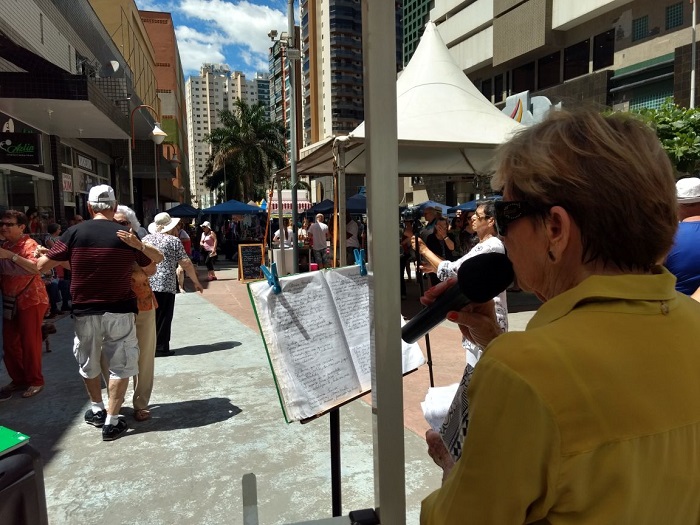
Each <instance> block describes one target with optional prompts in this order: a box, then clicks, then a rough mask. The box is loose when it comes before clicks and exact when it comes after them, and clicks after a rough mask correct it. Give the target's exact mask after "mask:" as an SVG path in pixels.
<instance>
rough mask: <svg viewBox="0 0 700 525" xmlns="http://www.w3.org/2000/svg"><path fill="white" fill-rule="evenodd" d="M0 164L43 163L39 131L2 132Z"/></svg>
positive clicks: (0, 134) (0, 138) (0, 137)
mask: <svg viewBox="0 0 700 525" xmlns="http://www.w3.org/2000/svg"><path fill="white" fill-rule="evenodd" d="M0 164H42V161H41V135H40V134H39V133H0Z"/></svg>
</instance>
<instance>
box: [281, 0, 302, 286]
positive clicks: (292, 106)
mask: <svg viewBox="0 0 700 525" xmlns="http://www.w3.org/2000/svg"><path fill="white" fill-rule="evenodd" d="M287 26H288V27H287V32H288V37H287V38H288V40H287V64H288V67H289V174H290V178H291V183H292V232H293V233H292V241H294V242H293V243H292V261H293V263H292V264H293V266H292V267H293V270H292V273H299V244H298V242H297V239H298V233H299V232H298V230H299V227H298V225H297V221H298V210H297V184H298V180H297V149H298V148H297V91H296V85H295V83H296V64H297V61H298V60H299V59H300V58H301V51H300V50H299V49H298V48H297V46H296V41H295V39H294V34H295V32H294V0H287ZM280 227H281V225H280Z"/></svg>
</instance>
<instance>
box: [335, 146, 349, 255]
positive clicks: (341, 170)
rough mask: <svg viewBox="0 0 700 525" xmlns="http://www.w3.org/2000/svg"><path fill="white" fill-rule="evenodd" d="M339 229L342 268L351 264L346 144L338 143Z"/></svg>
mask: <svg viewBox="0 0 700 525" xmlns="http://www.w3.org/2000/svg"><path fill="white" fill-rule="evenodd" d="M337 202H338V227H337V228H336V231H337V232H338V243H337V246H338V248H339V251H340V254H339V255H340V266H347V265H348V264H349V263H348V261H347V256H346V253H347V252H346V250H345V245H346V242H347V240H346V239H345V225H346V223H347V222H348V221H347V219H346V217H347V210H346V208H347V206H346V203H347V198H346V193H345V142H342V141H341V142H339V143H338V200H337Z"/></svg>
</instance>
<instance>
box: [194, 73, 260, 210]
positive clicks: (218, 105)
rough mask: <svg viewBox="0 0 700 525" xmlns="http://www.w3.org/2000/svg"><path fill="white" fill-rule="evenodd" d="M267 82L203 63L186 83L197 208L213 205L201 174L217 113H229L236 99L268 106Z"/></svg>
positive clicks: (212, 196)
mask: <svg viewBox="0 0 700 525" xmlns="http://www.w3.org/2000/svg"><path fill="white" fill-rule="evenodd" d="M269 91H270V88H269V80H268V78H267V75H266V74H265V73H258V74H256V75H255V78H253V79H252V80H249V79H246V77H245V75H244V74H243V73H242V72H240V71H231V68H230V67H229V66H227V65H226V64H202V67H201V68H200V70H199V75H192V76H190V77H189V78H188V79H187V82H186V83H185V100H186V103H187V139H188V145H189V152H190V156H189V177H190V188H191V192H192V203H193V204H194V205H196V206H198V207H200V208H206V207H208V206H212V205H214V204H215V203H216V202H215V201H216V198H217V197H216V192H213V191H211V190H209V189H208V188H206V186H205V184H204V174H205V172H206V169H207V161H208V160H209V156H210V155H211V152H212V149H211V145H210V144H209V143H208V142H206V141H205V138H206V136H207V135H209V134H211V132H212V131H214V130H215V129H218V128H220V127H221V126H222V122H221V118H220V116H219V112H220V111H222V110H228V111H232V110H234V108H235V103H236V101H237V100H238V99H241V100H243V101H244V102H246V103H247V104H248V105H252V104H257V103H263V104H265V107H268V106H269V103H268V101H269Z"/></svg>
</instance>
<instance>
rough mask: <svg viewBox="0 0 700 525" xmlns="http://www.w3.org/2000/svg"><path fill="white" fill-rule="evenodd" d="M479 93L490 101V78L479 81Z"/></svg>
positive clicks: (491, 87)
mask: <svg viewBox="0 0 700 525" xmlns="http://www.w3.org/2000/svg"><path fill="white" fill-rule="evenodd" d="M481 94H482V95H484V96H485V97H486V98H487V99H488V100H489V101H491V97H492V96H493V82H492V81H491V79H490V78H488V79H486V80H482V81H481Z"/></svg>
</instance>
